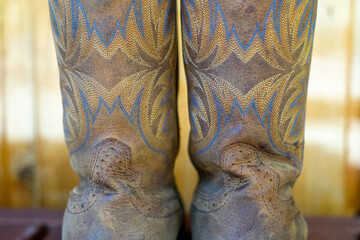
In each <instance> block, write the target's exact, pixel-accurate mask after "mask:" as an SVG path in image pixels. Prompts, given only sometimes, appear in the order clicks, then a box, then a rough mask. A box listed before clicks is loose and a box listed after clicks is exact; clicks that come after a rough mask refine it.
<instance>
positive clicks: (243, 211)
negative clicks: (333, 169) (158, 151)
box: [182, 0, 317, 240]
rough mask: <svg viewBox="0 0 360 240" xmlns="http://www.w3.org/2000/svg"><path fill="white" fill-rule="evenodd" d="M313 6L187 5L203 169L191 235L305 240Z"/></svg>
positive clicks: (186, 36) (257, 0)
mask: <svg viewBox="0 0 360 240" xmlns="http://www.w3.org/2000/svg"><path fill="white" fill-rule="evenodd" d="M316 8H317V1H316V0H240V1H233V0H188V1H182V19H183V21H182V23H183V24H182V33H183V35H182V38H183V54H184V61H185V67H186V75H187V80H188V91H189V94H188V96H189V108H190V121H191V129H192V130H191V134H190V148H189V152H190V155H191V158H192V161H193V163H194V165H195V166H196V168H197V170H198V171H199V175H200V182H199V185H198V187H197V190H196V193H195V196H194V199H193V203H192V208H191V221H192V225H191V227H192V236H193V239H207V240H209V239H217V240H218V239H306V237H307V231H308V230H307V225H306V222H305V220H304V218H303V217H302V215H301V213H300V212H299V210H298V208H297V207H296V204H295V203H294V201H293V199H292V194H291V190H292V187H293V185H294V183H295V181H296V179H297V177H298V176H299V174H300V173H301V166H302V155H303V148H304V135H303V133H304V121H305V105H306V92H307V85H308V77H309V66H310V60H311V51H312V43H313V36H314V28H315V18H316Z"/></svg>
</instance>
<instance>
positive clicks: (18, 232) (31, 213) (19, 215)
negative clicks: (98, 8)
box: [0, 208, 360, 240]
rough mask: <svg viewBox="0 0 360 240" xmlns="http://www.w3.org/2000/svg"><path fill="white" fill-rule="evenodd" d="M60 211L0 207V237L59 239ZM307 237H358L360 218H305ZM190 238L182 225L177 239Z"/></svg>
mask: <svg viewBox="0 0 360 240" xmlns="http://www.w3.org/2000/svg"><path fill="white" fill-rule="evenodd" d="M62 216H63V213H62V211H54V210H9V209H1V208H0V239H1V240H15V239H16V240H57V239H61V222H62ZM307 220H308V224H309V229H310V234H309V240H360V218H319V217H310V218H307ZM188 239H191V238H190V236H189V233H188V231H186V227H184V228H183V230H182V232H181V234H180V236H179V240H188Z"/></svg>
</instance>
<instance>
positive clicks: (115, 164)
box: [89, 138, 135, 192]
mask: <svg viewBox="0 0 360 240" xmlns="http://www.w3.org/2000/svg"><path fill="white" fill-rule="evenodd" d="M89 180H90V181H91V182H92V183H93V184H94V185H99V186H100V187H106V188H107V189H109V190H110V191H111V190H112V191H115V192H117V191H123V189H121V187H122V185H123V184H133V183H134V182H135V172H134V171H132V169H131V155H130V148H129V147H128V146H127V145H126V144H124V143H122V142H120V141H118V140H116V139H114V138H108V139H105V140H104V141H102V142H101V143H99V144H98V145H96V147H95V151H94V161H93V167H92V170H91V172H90V175H89Z"/></svg>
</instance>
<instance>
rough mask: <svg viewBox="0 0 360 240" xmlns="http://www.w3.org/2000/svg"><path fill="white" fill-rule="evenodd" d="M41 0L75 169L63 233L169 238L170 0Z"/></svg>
mask: <svg viewBox="0 0 360 240" xmlns="http://www.w3.org/2000/svg"><path fill="white" fill-rule="evenodd" d="M49 4H50V15H51V21H52V28H53V37H54V40H55V46H56V53H57V59H58V64H59V70H60V85H61V92H62V98H63V108H64V116H63V117H64V120H63V123H64V133H65V138H66V143H67V147H68V150H69V153H70V162H71V166H72V168H73V169H74V171H75V172H76V173H77V175H78V176H79V177H80V184H79V185H78V186H76V187H75V188H74V189H73V190H72V192H71V195H70V198H69V200H68V204H67V208H66V212H65V216H64V222H63V231H62V234H63V239H166V240H168V239H176V236H177V233H178V231H179V227H180V223H181V219H182V206H181V203H180V200H179V197H178V194H177V191H176V189H175V186H174V178H173V166H174V157H175V155H176V153H177V148H178V146H177V145H178V132H177V118H176V100H175V98H176V86H175V82H176V79H175V76H176V61H177V54H176V50H177V44H176V34H175V6H174V5H175V2H174V1H172V0H143V1H141V0H104V1H96V0H86V1H85V0H49Z"/></svg>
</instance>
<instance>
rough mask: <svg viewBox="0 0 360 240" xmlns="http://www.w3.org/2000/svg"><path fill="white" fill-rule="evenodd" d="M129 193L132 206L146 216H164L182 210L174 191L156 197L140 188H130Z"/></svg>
mask: <svg viewBox="0 0 360 240" xmlns="http://www.w3.org/2000/svg"><path fill="white" fill-rule="evenodd" d="M171 191H173V190H171ZM129 195H130V198H131V202H132V203H133V205H134V207H135V208H136V209H137V210H138V211H139V212H141V213H142V214H143V215H145V216H147V217H153V218H166V217H170V216H171V215H174V214H176V213H178V212H181V211H182V205H181V202H180V199H179V197H178V196H177V194H176V193H175V192H172V193H171V194H170V196H167V197H157V196H154V195H151V194H148V193H145V192H144V191H142V190H141V189H138V190H137V191H135V189H130V191H129Z"/></svg>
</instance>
